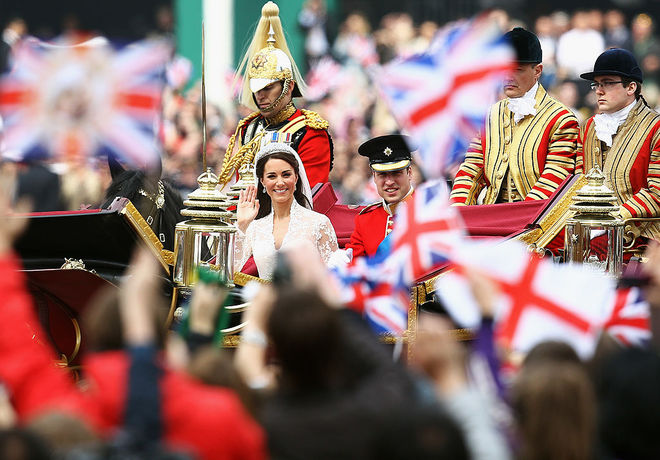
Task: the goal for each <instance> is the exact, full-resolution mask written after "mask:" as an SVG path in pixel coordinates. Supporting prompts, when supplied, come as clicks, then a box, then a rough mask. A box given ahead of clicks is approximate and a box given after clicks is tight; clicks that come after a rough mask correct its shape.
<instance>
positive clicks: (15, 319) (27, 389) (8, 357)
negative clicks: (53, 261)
mask: <svg viewBox="0 0 660 460" xmlns="http://www.w3.org/2000/svg"><path fill="white" fill-rule="evenodd" d="M11 187H12V184H11V183H10V181H9V180H8V179H7V177H5V176H2V177H0V296H1V298H2V302H0V312H2V316H3V320H2V321H1V322H0V362H2V365H1V366H0V379H1V380H2V382H3V383H4V384H5V386H6V387H7V390H8V392H9V394H10V397H11V401H12V403H13V404H14V408H15V409H16V412H17V415H18V418H19V420H26V419H27V418H29V417H31V416H34V415H36V414H37V413H39V412H43V411H45V410H47V409H62V410H65V411H66V410H68V411H72V412H75V413H77V414H79V415H84V416H85V418H86V419H88V421H92V422H93V421H94V420H93V419H94V417H93V414H92V411H91V408H90V407H85V403H84V400H83V398H81V397H80V394H79V393H78V392H77V390H76V388H75V386H74V384H73V381H72V380H71V377H70V375H69V372H68V371H66V370H63V369H59V368H57V367H56V366H55V361H56V359H57V358H56V356H55V354H54V353H53V351H52V349H51V348H50V347H49V346H48V338H47V336H46V334H45V333H44V331H43V330H42V328H41V325H40V324H39V321H38V319H37V316H36V314H35V312H34V308H33V304H32V298H31V297H30V295H29V294H28V291H27V288H26V280H25V275H24V274H23V273H22V272H20V270H21V265H20V262H19V260H18V258H17V257H16V256H15V255H14V254H13V250H12V246H13V243H14V240H15V239H16V238H17V237H18V235H19V234H20V233H21V232H22V231H23V228H24V227H25V225H26V219H25V218H23V217H20V216H19V215H17V214H20V213H21V212H25V211H27V209H28V206H27V205H25V204H19V205H17V206H16V207H15V208H14V209H12V207H11V203H10V196H11V193H10V190H11Z"/></svg>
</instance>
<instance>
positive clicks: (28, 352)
mask: <svg viewBox="0 0 660 460" xmlns="http://www.w3.org/2000/svg"><path fill="white" fill-rule="evenodd" d="M18 270H20V265H19V263H18V262H17V260H16V259H15V258H14V257H6V256H5V257H0V293H1V295H2V297H3V301H2V307H1V308H2V310H1V311H2V313H3V321H2V322H0V360H1V362H2V365H0V379H2V381H3V383H4V384H5V385H6V386H7V388H8V389H9V391H10V394H11V398H12V403H13V404H14V407H15V409H16V411H17V414H18V416H19V419H20V420H27V419H28V418H30V417H31V416H33V415H36V414H38V413H40V412H43V411H46V410H48V409H51V408H54V409H58V410H65V411H69V412H73V413H75V414H77V415H79V416H81V417H83V418H84V419H86V420H87V421H88V422H89V423H90V424H91V425H92V426H94V427H95V428H96V429H97V430H98V431H99V432H101V433H104V434H107V435H111V434H112V432H113V431H114V430H115V429H116V428H118V427H121V425H122V423H123V412H124V407H125V400H126V393H127V385H126V384H127V379H128V364H129V360H128V357H127V356H126V355H125V354H124V352H122V351H116V352H105V353H97V354H93V355H90V356H89V357H88V358H87V360H86V361H85V362H84V363H83V370H84V372H85V375H86V376H87V380H88V381H89V388H87V389H86V390H85V391H81V390H80V389H78V388H77V387H76V386H75V384H74V382H73V380H72V379H71V375H70V373H69V371H67V370H65V369H61V368H58V367H56V366H55V364H54V361H55V356H54V354H53V350H52V349H50V347H48V346H46V344H47V340H48V339H46V338H43V339H39V337H45V334H44V333H43V331H42V329H41V326H40V325H39V322H38V320H37V317H36V315H35V313H34V310H33V307H32V299H31V298H30V297H29V295H28V294H27V291H26V289H25V279H24V275H23V274H22V273H21V272H19V271H18ZM33 337H36V339H33ZM161 395H162V398H163V399H162V414H163V436H164V439H165V441H166V442H167V443H168V445H170V446H172V447H174V448H177V449H181V450H186V451H189V452H192V453H194V454H195V455H197V456H199V458H202V459H208V460H211V459H227V460H229V459H250V460H252V459H254V460H257V459H263V458H266V453H265V439H264V434H263V431H262V430H261V428H260V427H259V426H258V425H257V424H256V423H255V421H254V420H252V418H251V417H250V416H249V415H248V414H247V412H246V411H245V409H244V408H243V407H242V405H241V403H240V401H239V399H238V397H237V396H236V395H235V394H234V393H233V392H232V391H230V390H227V389H223V388H218V387H212V386H208V385H204V384H202V383H199V382H197V381H195V380H193V379H191V378H190V377H188V376H186V375H184V374H183V373H179V372H175V371H172V370H165V372H164V374H163V378H162V380H161Z"/></svg>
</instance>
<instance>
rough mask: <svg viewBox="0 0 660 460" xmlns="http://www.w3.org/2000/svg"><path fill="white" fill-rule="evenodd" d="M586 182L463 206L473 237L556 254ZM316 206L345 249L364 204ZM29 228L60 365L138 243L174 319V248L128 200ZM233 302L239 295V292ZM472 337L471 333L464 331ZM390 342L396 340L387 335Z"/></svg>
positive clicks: (72, 361) (31, 257)
mask: <svg viewBox="0 0 660 460" xmlns="http://www.w3.org/2000/svg"><path fill="white" fill-rule="evenodd" d="M584 183H585V178H584V176H575V177H573V178H570V179H568V180H566V181H565V182H564V183H563V184H562V185H561V186H560V187H559V188H558V190H557V191H556V193H555V194H554V195H553V196H552V197H551V198H550V199H548V200H543V201H524V202H517V203H504V204H496V205H487V206H468V207H461V208H458V209H459V211H460V213H461V215H462V217H463V220H464V222H465V224H466V227H467V231H468V233H469V235H470V236H471V237H474V238H484V237H494V238H502V239H511V238H513V239H517V240H520V241H521V242H523V243H525V244H527V245H528V247H529V248H530V250H532V251H537V252H539V253H546V252H547V251H552V252H554V253H555V254H556V253H557V251H558V250H559V251H560V250H561V249H560V248H562V247H563V228H564V226H565V224H566V221H567V220H568V218H569V217H570V216H571V212H570V210H569V207H570V205H571V201H572V197H573V196H574V195H575V193H576V192H577V190H578V189H580V188H581V187H582V186H583V185H584ZM313 197H314V203H313V205H314V209H315V210H316V211H318V212H321V213H323V214H326V215H327V216H328V217H329V218H330V220H331V222H332V224H333V226H334V228H335V231H336V233H337V240H338V243H339V246H340V247H343V246H344V245H346V244H347V243H348V241H349V239H350V235H351V233H352V231H353V225H354V219H355V216H356V215H357V214H358V213H359V212H360V210H361V209H362V208H361V207H355V206H347V205H342V204H340V203H338V202H337V197H336V195H335V193H334V191H333V189H332V186H331V185H330V184H324V185H322V186H317V187H316V188H315V190H314V195H313ZM29 220H30V225H29V227H28V230H27V231H26V233H25V234H24V235H23V236H22V238H21V239H19V241H18V242H17V250H18V252H19V254H20V256H21V258H22V260H23V265H24V268H25V271H26V274H27V278H28V282H29V287H30V291H31V293H32V294H33V296H34V298H35V304H36V308H37V309H38V312H39V318H40V320H41V321H42V323H43V325H44V326H45V329H46V331H47V333H48V334H49V338H50V339H51V341H52V342H53V343H54V345H55V347H56V349H57V350H58V351H59V353H60V354H61V361H62V363H63V364H66V365H70V366H75V365H76V363H77V362H78V357H79V355H80V353H81V352H83V351H84V338H83V336H82V333H81V330H80V326H79V324H78V318H79V315H80V313H81V310H82V309H83V308H84V307H85V305H86V304H87V302H88V301H89V300H90V299H91V298H92V296H93V295H94V294H95V293H96V292H97V291H98V290H99V289H102V288H103V287H108V286H117V285H118V284H119V281H120V279H121V276H122V274H123V272H124V271H125V269H126V267H127V265H128V263H129V261H130V257H131V253H132V251H133V249H134V247H135V245H136V244H143V245H145V246H147V247H148V248H149V249H150V250H151V252H152V254H153V255H154V257H155V258H156V259H157V260H158V261H159V262H160V265H161V267H162V272H161V276H162V277H163V279H164V286H166V288H165V290H166V291H167V292H164V295H165V296H168V297H171V299H172V302H171V304H170V305H171V307H170V314H169V321H170V322H171V321H172V320H173V318H174V316H175V315H174V312H175V310H176V308H177V300H178V299H177V296H176V295H174V296H172V293H173V292H176V288H175V284H174V283H173V282H172V266H173V264H174V253H173V252H172V251H170V250H168V249H165V248H164V247H163V244H162V243H161V241H160V239H159V238H158V237H157V236H156V233H155V232H154V230H153V228H152V227H151V226H150V225H149V224H148V223H147V221H146V220H145V219H144V217H143V216H142V215H141V214H140V212H139V211H138V210H137V209H136V208H135V206H134V205H133V204H132V203H131V202H130V201H129V200H127V199H125V198H118V199H116V200H115V201H114V202H113V203H112V205H111V206H110V207H109V208H108V209H97V210H85V211H76V212H62V213H34V214H32V215H31V216H30V219H29ZM443 270H444V268H442V267H441V268H439V269H438V270H435V271H433V272H431V273H428V274H426V275H425V276H424V277H422V278H420V279H419V280H418V281H417V283H416V284H415V286H413V287H412V289H411V298H410V299H411V300H410V308H409V315H408V328H407V330H406V332H405V335H404V338H405V339H406V340H411V339H413V338H414V334H415V330H416V321H417V314H418V311H419V307H420V305H422V304H423V303H424V302H427V301H429V300H432V299H433V296H434V291H435V286H434V284H435V280H436V279H437V277H438V276H441V275H442V272H443ZM255 275H256V267H255V266H254V264H253V263H251V261H248V263H247V264H246V265H245V266H244V267H243V269H242V271H240V272H237V273H235V274H234V282H235V284H236V285H237V289H240V286H242V285H245V284H246V283H247V282H248V281H250V280H255V279H258V278H256V277H255ZM235 298H236V299H238V298H239V296H235ZM246 307H247V306H246V304H242V303H241V301H239V300H236V301H234V305H233V306H231V307H230V311H231V312H232V313H235V315H233V316H235V317H236V319H235V320H234V321H233V323H232V326H231V327H230V328H229V329H227V330H226V331H225V332H226V335H225V345H226V346H229V347H231V346H235V345H236V344H237V343H238V337H239V334H240V331H241V329H242V323H241V321H240V313H241V312H242V311H243V310H244V309H245V308H246ZM464 332H465V333H466V334H467V331H464ZM383 339H384V340H385V341H393V340H394V338H393V337H387V336H386V337H384V338H383Z"/></svg>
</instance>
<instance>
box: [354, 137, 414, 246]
mask: <svg viewBox="0 0 660 460" xmlns="http://www.w3.org/2000/svg"><path fill="white" fill-rule="evenodd" d="M409 140H410V138H408V136H402V135H399V134H393V135H388V136H380V137H376V138H374V139H371V140H368V141H367V142H365V143H364V144H362V145H361V146H360V147H359V149H358V153H359V154H360V155H362V156H365V157H368V158H369V165H370V166H371V169H372V170H373V177H374V183H375V184H376V189H377V190H378V194H379V195H380V196H381V198H382V200H381V201H378V202H376V203H374V204H371V205H369V206H367V207H366V208H364V209H363V210H362V212H360V214H358V215H357V217H356V218H355V229H354V230H353V234H352V235H351V241H350V243H349V244H347V245H346V249H352V250H353V257H360V256H364V255H367V256H373V255H374V254H375V253H376V250H377V249H378V245H380V243H381V242H382V241H383V240H384V239H385V237H386V236H387V235H388V234H389V233H390V232H391V231H392V225H393V224H394V213H395V212H396V208H397V205H398V204H399V203H400V202H401V201H403V200H405V199H406V198H408V197H409V196H410V195H412V193H413V187H412V184H411V177H412V173H411V168H410V161H411V159H412V155H411V153H410V149H409V147H408V145H409Z"/></svg>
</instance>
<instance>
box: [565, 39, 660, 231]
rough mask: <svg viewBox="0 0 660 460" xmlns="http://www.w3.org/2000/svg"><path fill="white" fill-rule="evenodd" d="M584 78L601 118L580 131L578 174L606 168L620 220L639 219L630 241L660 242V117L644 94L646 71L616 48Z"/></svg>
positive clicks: (599, 61) (591, 119)
mask: <svg viewBox="0 0 660 460" xmlns="http://www.w3.org/2000/svg"><path fill="white" fill-rule="evenodd" d="M581 77H582V78H584V79H586V80H591V81H592V83H591V87H592V89H593V90H594V92H595V94H596V98H597V102H598V112H599V113H598V114H597V115H594V116H593V117H591V118H590V119H589V120H587V122H586V123H585V124H584V126H583V127H582V129H581V131H580V138H579V142H578V157H577V164H576V169H577V172H578V173H588V172H589V171H590V170H591V168H592V167H593V166H594V165H595V164H598V165H599V166H600V167H601V168H602V170H603V172H604V173H605V175H606V177H607V178H608V181H609V186H610V188H611V189H612V190H614V193H615V194H616V196H617V198H618V205H619V212H618V214H619V216H620V217H621V218H622V219H623V220H624V221H627V222H634V221H635V219H638V220H637V222H634V224H632V225H630V227H629V228H628V230H629V231H630V233H627V237H628V238H627V239H628V240H630V239H631V238H636V237H638V236H640V235H641V236H642V237H646V238H653V239H658V237H659V236H660V226H658V224H657V223H655V222H652V221H651V220H650V219H651V218H657V217H660V115H659V114H658V113H657V112H655V111H654V110H652V109H650V108H649V107H648V105H647V104H646V101H645V100H644V97H643V96H642V95H641V90H642V81H643V76H642V71H641V69H640V67H639V65H638V64H637V61H636V59H635V57H634V56H633V55H632V53H631V52H629V51H628V50H624V49H616V48H615V49H609V50H607V51H605V52H603V53H602V54H601V55H600V56H599V57H598V59H596V62H595V64H594V70H593V72H588V73H584V74H582V75H581ZM631 219H632V220H631ZM639 242H640V243H641V242H643V238H642V239H640V241H639Z"/></svg>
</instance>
